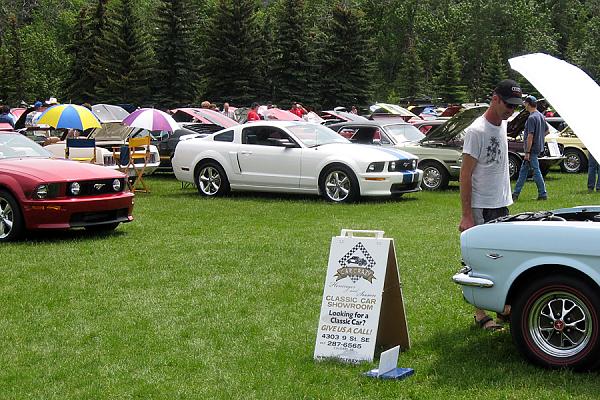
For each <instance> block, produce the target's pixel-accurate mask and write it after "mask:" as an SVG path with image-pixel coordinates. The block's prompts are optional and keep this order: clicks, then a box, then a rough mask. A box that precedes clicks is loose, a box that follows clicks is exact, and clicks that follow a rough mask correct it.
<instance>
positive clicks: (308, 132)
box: [288, 124, 350, 147]
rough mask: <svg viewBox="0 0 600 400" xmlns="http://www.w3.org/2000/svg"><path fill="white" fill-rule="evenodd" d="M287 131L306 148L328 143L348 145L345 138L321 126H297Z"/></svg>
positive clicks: (289, 127)
mask: <svg viewBox="0 0 600 400" xmlns="http://www.w3.org/2000/svg"><path fill="white" fill-rule="evenodd" d="M288 129H289V130H290V131H291V132H292V133H293V134H294V136H296V137H297V138H298V139H299V140H300V141H301V142H302V143H304V145H305V146H307V147H316V146H321V145H324V144H330V143H350V142H349V141H348V140H347V139H346V138H344V137H342V136H340V135H338V134H337V133H336V132H334V131H332V130H331V129H329V128H327V127H325V126H322V125H315V124H298V125H291V126H288Z"/></svg>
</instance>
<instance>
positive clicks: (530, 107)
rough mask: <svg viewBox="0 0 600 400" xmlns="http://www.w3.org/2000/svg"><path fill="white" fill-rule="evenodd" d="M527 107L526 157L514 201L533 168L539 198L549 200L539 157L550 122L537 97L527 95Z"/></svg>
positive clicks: (524, 138) (513, 195)
mask: <svg viewBox="0 0 600 400" xmlns="http://www.w3.org/2000/svg"><path fill="white" fill-rule="evenodd" d="M525 109H526V110H527V111H529V117H527V121H526V122H525V135H524V137H523V147H524V149H523V150H524V151H525V157H523V164H522V165H521V171H519V178H518V179H517V184H516V185H515V191H514V192H513V194H512V198H513V201H517V199H518V198H519V194H521V190H523V186H524V185H525V181H526V180H527V176H528V175H529V171H530V170H531V171H533V180H534V182H535V184H536V186H537V190H538V198H537V199H538V200H547V199H548V193H547V192H546V185H545V183H544V177H543V176H542V171H540V161H539V160H538V157H539V155H540V154H541V153H543V152H544V137H545V136H546V135H547V134H548V124H547V123H546V118H544V116H543V115H542V113H541V112H539V111H538V110H537V99H536V98H535V97H533V96H527V97H526V98H525Z"/></svg>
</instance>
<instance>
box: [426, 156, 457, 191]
mask: <svg viewBox="0 0 600 400" xmlns="http://www.w3.org/2000/svg"><path fill="white" fill-rule="evenodd" d="M419 168H420V169H422V170H423V180H422V181H421V188H423V189H424V190H442V189H445V188H447V187H448V183H449V182H450V174H449V173H448V170H447V169H446V168H445V167H444V166H443V165H442V164H440V163H439V162H437V161H423V162H421V163H420V164H419Z"/></svg>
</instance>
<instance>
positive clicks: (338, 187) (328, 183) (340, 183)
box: [325, 171, 351, 201]
mask: <svg viewBox="0 0 600 400" xmlns="http://www.w3.org/2000/svg"><path fill="white" fill-rule="evenodd" d="M350 190H351V182H350V178H349V177H348V175H347V174H346V173H344V172H342V171H332V172H330V173H329V174H328V175H327V177H326V178H325V191H326V192H327V197H329V198H330V199H331V200H333V201H344V200H346V198H348V196H349V195H350Z"/></svg>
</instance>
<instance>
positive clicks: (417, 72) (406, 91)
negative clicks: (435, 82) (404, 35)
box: [396, 39, 425, 97]
mask: <svg viewBox="0 0 600 400" xmlns="http://www.w3.org/2000/svg"><path fill="white" fill-rule="evenodd" d="M424 76H425V71H424V69H423V64H422V63H421V58H420V57H419V54H418V53H417V47H416V45H415V44H414V43H413V40H411V39H409V45H408V48H407V50H406V52H405V53H404V58H403V60H402V63H401V66H400V72H399V74H398V78H397V79H396V87H397V88H398V92H399V95H400V97H419V96H421V95H423V94H424V93H423V91H422V84H423V77H424Z"/></svg>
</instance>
